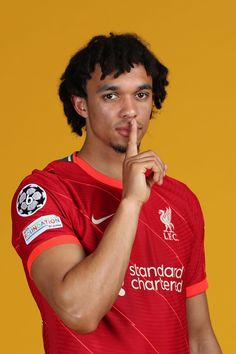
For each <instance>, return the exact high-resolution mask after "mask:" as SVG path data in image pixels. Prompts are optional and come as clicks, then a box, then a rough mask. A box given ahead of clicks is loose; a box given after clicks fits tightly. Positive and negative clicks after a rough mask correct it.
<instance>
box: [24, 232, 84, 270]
mask: <svg viewBox="0 0 236 354" xmlns="http://www.w3.org/2000/svg"><path fill="white" fill-rule="evenodd" d="M73 243H74V244H78V245H79V244H80V242H79V240H78V239H77V237H76V236H74V235H63V236H58V237H53V238H51V239H49V240H47V241H44V242H42V243H41V244H40V245H38V246H37V247H35V248H34V249H33V251H32V252H31V253H30V255H29V258H28V261H27V269H28V272H29V274H31V266H32V263H33V261H34V260H35V259H36V258H37V257H38V256H39V255H40V254H41V253H42V252H44V251H46V250H47V249H49V248H51V247H54V246H58V245H65V244H73Z"/></svg>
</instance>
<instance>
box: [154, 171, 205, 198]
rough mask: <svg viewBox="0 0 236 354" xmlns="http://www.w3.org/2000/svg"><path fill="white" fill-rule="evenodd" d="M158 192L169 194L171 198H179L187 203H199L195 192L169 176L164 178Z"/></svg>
mask: <svg viewBox="0 0 236 354" xmlns="http://www.w3.org/2000/svg"><path fill="white" fill-rule="evenodd" d="M159 193H162V194H166V195H169V196H171V198H173V199H176V198H178V199H179V198H180V199H182V200H183V201H184V202H185V203H188V204H189V203H190V204H191V203H199V201H198V197H197V196H196V194H195V193H194V192H193V191H192V190H191V189H190V188H189V187H188V186H187V185H186V184H185V183H183V182H181V181H179V180H177V179H175V178H173V177H170V176H166V177H165V178H164V183H163V185H162V186H161V188H159Z"/></svg>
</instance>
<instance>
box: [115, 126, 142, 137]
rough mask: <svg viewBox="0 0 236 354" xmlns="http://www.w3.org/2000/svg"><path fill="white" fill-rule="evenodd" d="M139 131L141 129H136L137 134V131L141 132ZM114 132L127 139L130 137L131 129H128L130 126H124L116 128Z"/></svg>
mask: <svg viewBox="0 0 236 354" xmlns="http://www.w3.org/2000/svg"><path fill="white" fill-rule="evenodd" d="M141 129H142V128H141V127H138V133H139V131H141ZM116 131H117V132H118V133H119V134H120V135H121V136H125V137H128V136H129V135H130V131H131V128H130V126H128V125H126V126H123V127H118V128H116Z"/></svg>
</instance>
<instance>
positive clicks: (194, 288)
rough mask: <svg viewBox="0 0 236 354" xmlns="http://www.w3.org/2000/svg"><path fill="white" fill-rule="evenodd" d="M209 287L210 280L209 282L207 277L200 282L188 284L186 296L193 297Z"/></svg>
mask: <svg viewBox="0 0 236 354" xmlns="http://www.w3.org/2000/svg"><path fill="white" fill-rule="evenodd" d="M207 289H208V282H207V279H206V278H205V279H204V280H202V281H200V282H199V283H196V284H193V285H190V286H187V287H186V297H192V296H195V295H198V294H201V293H203V292H204V291H205V290H207Z"/></svg>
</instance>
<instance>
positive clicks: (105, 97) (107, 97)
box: [102, 92, 117, 101]
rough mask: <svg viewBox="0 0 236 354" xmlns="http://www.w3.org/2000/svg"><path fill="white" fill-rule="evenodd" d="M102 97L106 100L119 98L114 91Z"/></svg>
mask: <svg viewBox="0 0 236 354" xmlns="http://www.w3.org/2000/svg"><path fill="white" fill-rule="evenodd" d="M102 97H103V99H104V100H105V101H113V100H114V99H116V98H117V94H116V93H113V92H112V93H107V94H106V95H103V96H102Z"/></svg>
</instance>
